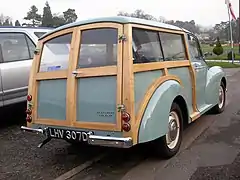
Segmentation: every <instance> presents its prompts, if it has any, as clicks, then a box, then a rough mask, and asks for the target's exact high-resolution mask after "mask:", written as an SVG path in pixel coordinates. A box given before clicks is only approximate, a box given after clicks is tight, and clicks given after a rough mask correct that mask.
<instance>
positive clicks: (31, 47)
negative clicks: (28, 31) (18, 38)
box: [26, 36, 36, 59]
mask: <svg viewBox="0 0 240 180" xmlns="http://www.w3.org/2000/svg"><path fill="white" fill-rule="evenodd" d="M26 39H27V44H28V48H29V53H30V58H31V59H32V58H33V56H34V51H35V48H36V47H35V44H34V43H33V42H32V40H31V39H30V38H29V37H28V36H26Z"/></svg>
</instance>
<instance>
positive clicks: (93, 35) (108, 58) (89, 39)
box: [78, 28, 118, 68]
mask: <svg viewBox="0 0 240 180" xmlns="http://www.w3.org/2000/svg"><path fill="white" fill-rule="evenodd" d="M117 44H118V30H117V29H115V28H99V29H89V30H84V31H82V33H81V45H80V50H79V51H80V52H79V57H78V68H92V67H102V66H113V65H117Z"/></svg>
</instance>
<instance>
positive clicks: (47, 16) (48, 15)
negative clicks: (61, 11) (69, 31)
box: [42, 1, 54, 27]
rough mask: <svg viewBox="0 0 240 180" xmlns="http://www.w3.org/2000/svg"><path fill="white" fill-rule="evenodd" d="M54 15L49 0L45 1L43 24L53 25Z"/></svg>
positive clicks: (45, 25) (46, 25)
mask: <svg viewBox="0 0 240 180" xmlns="http://www.w3.org/2000/svg"><path fill="white" fill-rule="evenodd" d="M53 25H54V23H53V15H52V11H51V8H50V5H49V3H48V1H47V2H46V3H45V7H44V8H43V16H42V26H44V27H53Z"/></svg>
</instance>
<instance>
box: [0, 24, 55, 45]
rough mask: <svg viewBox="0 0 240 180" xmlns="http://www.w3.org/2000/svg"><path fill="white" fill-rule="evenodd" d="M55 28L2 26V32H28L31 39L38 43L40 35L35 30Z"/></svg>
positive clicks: (43, 30) (42, 30)
mask: <svg viewBox="0 0 240 180" xmlns="http://www.w3.org/2000/svg"><path fill="white" fill-rule="evenodd" d="M52 29H53V28H48V27H22V26H0V32H2V33H3V32H4V33H8V32H10V33H13V32H18V33H26V34H27V35H28V36H29V37H30V38H31V40H33V41H34V43H35V44H36V43H37V41H38V37H37V36H36V34H34V33H35V32H46V33H47V32H48V31H50V30H52Z"/></svg>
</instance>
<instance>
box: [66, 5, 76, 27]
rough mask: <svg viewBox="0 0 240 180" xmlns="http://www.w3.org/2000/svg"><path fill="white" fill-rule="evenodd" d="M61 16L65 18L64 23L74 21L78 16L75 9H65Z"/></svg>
mask: <svg viewBox="0 0 240 180" xmlns="http://www.w3.org/2000/svg"><path fill="white" fill-rule="evenodd" d="M63 16H64V19H65V22H66V24H68V23H72V22H75V21H76V20H77V18H78V16H77V14H76V12H75V9H70V8H69V9H68V10H67V11H64V12H63Z"/></svg>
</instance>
